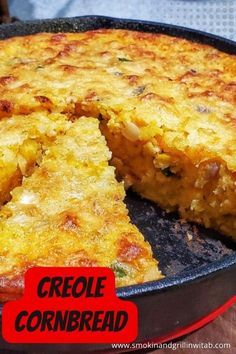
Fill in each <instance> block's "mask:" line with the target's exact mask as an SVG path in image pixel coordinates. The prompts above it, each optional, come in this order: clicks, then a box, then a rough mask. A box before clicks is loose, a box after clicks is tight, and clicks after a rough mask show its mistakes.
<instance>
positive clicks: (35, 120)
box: [0, 112, 69, 206]
mask: <svg viewBox="0 0 236 354" xmlns="http://www.w3.org/2000/svg"><path fill="white" fill-rule="evenodd" d="M68 125H69V122H68V121H67V120H66V118H65V116H64V115H62V114H47V113H46V112H44V113H43V114H42V113H40V112H39V113H32V114H31V115H27V116H22V115H18V116H14V117H10V118H4V119H2V120H0V206H1V204H3V203H5V202H7V201H9V199H10V198H11V196H10V192H11V190H12V189H13V188H14V187H16V186H18V185H20V184H21V181H22V178H23V176H29V175H30V174H31V173H32V171H33V170H34V168H35V166H36V165H37V164H38V163H40V160H41V156H42V153H43V151H44V150H45V149H46V148H47V147H48V146H49V145H50V144H51V143H53V141H55V138H56V136H57V135H60V134H61V133H63V132H64V131H65V129H66V127H68Z"/></svg>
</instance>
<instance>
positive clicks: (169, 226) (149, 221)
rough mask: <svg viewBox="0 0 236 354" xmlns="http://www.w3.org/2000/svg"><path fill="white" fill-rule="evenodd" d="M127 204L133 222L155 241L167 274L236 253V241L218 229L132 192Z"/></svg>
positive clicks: (154, 246) (190, 268)
mask: <svg viewBox="0 0 236 354" xmlns="http://www.w3.org/2000/svg"><path fill="white" fill-rule="evenodd" d="M125 202H126V205H127V207H128V209H129V215H130V217H131V220H132V222H133V223H134V224H135V225H136V226H137V227H138V228H139V230H140V231H141V232H142V233H143V235H144V236H145V239H146V240H147V241H148V242H149V243H150V244H151V246H152V250H153V253H154V256H155V257H156V258H157V259H158V260H159V267H160V269H161V271H162V272H163V274H165V275H166V276H171V275H177V274H180V273H182V272H185V271H192V270H194V269H195V268H198V267H200V266H205V265H208V264H210V263H212V262H214V261H219V260H221V259H222V258H223V257H225V256H229V255H233V254H235V255H236V244H235V243H234V242H233V241H230V239H227V238H226V237H225V236H221V235H220V234H219V233H217V232H216V231H214V230H207V229H206V228H204V227H202V226H200V225H197V224H194V223H189V222H188V223H187V222H184V221H183V220H181V219H179V217H178V215H176V214H174V213H166V212H165V211H163V210H162V209H161V208H159V207H158V206H157V205H156V204H155V203H153V202H151V201H149V200H146V199H142V198H140V197H139V196H138V195H137V194H135V193H133V192H131V191H128V193H127V196H126V199H125Z"/></svg>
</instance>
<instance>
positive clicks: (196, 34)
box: [0, 15, 236, 298]
mask: <svg viewBox="0 0 236 354" xmlns="http://www.w3.org/2000/svg"><path fill="white" fill-rule="evenodd" d="M86 20H89V21H91V24H90V26H89V27H91V28H90V29H91V30H92V29H94V30H95V29H98V28H124V29H129V30H137V31H143V32H149V33H164V34H168V35H172V36H177V37H181V38H186V39H188V40H192V41H195V42H198V43H203V44H208V45H211V46H213V47H215V48H217V49H219V50H221V51H223V52H226V53H230V54H236V42H235V41H232V40H230V39H226V38H223V37H221V36H218V35H215V34H212V33H207V32H204V31H200V30H197V29H191V28H187V27H183V26H177V25H171V24H166V23H160V22H153V21H144V20H136V19H132V20H131V19H122V18H115V17H107V16H97V15H92V16H77V17H70V18H56V19H45V20H34V21H22V22H16V23H13V24H7V25H1V26H0V39H4V38H5V39H6V38H10V37H15V36H24V35H27V34H28V35H29V34H34V33H39V32H43V31H44V32H53V31H52V29H51V28H50V30H49V31H48V30H47V25H49V26H51V25H52V24H54V25H55V28H56V27H58V25H60V24H61V25H65V23H66V24H67V25H68V26H71V30H72V31H73V32H76V23H77V22H78V23H79V22H80V21H82V22H83V21H86ZM98 20H100V21H102V22H103V23H101V24H100V25H99V26H92V21H98ZM44 25H46V28H44V30H43V31H41V30H40V31H38V30H37V27H38V26H39V27H43V26H44ZM31 26H32V27H33V28H34V26H36V30H35V29H34V30H33V31H32V28H31V30H30V27H31ZM137 26H138V27H137ZM140 26H141V28H140ZM85 30H89V29H87V28H86V25H85ZM59 32H60V26H59ZM62 32H66V31H63V30H62ZM67 32H70V30H69V28H68V31H67ZM222 47H223V49H222ZM234 267H235V268H236V254H233V255H230V256H224V257H223V258H222V259H221V260H219V261H214V262H212V263H211V264H208V265H206V266H201V267H198V268H195V269H193V270H190V271H186V272H183V273H180V274H178V275H174V276H170V277H167V278H164V279H162V280H158V281H151V282H146V283H143V284H137V285H131V286H126V287H122V288H118V289H117V290H116V293H117V295H118V296H119V297H121V298H129V297H134V296H142V295H143V296H144V295H148V294H153V293H160V292H165V291H167V290H169V289H173V288H175V287H180V286H187V285H188V284H190V283H192V282H197V281H201V280H203V279H207V278H209V277H212V276H215V275H216V274H219V273H224V272H227V271H228V270H230V269H233V268H234Z"/></svg>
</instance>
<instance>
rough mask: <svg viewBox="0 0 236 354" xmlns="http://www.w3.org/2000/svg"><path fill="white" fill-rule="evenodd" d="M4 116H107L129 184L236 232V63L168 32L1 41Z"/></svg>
mask: <svg viewBox="0 0 236 354" xmlns="http://www.w3.org/2000/svg"><path fill="white" fill-rule="evenodd" d="M0 60H1V66H0V95H1V100H0V117H2V119H3V117H4V119H7V117H10V116H12V115H15V114H23V115H28V114H29V113H32V112H41V111H45V112H54V113H63V114H65V115H66V116H67V118H68V119H69V120H75V119H76V118H78V117H80V116H83V115H88V116H93V117H97V118H99V120H100V121H101V129H102V132H103V134H104V135H105V137H106V139H107V141H108V145H109V148H110V149H111V151H112V154H113V160H112V161H113V164H114V165H115V166H116V169H117V173H118V175H119V176H121V177H122V178H123V179H124V180H125V183H126V185H127V186H132V188H133V189H134V190H136V191H137V192H138V193H139V194H140V195H142V196H144V197H146V198H149V199H151V200H154V201H156V202H157V203H159V204H160V205H161V206H162V207H163V208H165V209H166V210H170V211H172V210H177V211H178V212H179V214H180V216H181V217H182V218H185V219H187V220H191V221H196V222H198V223H201V224H203V225H205V226H206V227H211V228H215V229H216V230H219V231H220V232H222V233H223V234H225V235H228V236H231V237H233V238H236V221H235V216H236V193H235V183H236V154H235V148H236V136H235V118H236V111H235V102H236V60H235V56H234V55H229V54H226V53H223V52H220V51H219V50H217V49H215V48H213V47H210V46H207V45H203V44H199V43H194V42H191V41H187V40H185V39H181V38H175V37H171V36H166V35H162V34H151V33H141V32H132V31H127V30H113V29H101V30H96V31H88V32H84V33H57V34H50V33H41V34H36V35H31V36H26V37H16V38H11V39H8V40H4V41H1V42H0Z"/></svg>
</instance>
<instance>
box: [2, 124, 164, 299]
mask: <svg viewBox="0 0 236 354" xmlns="http://www.w3.org/2000/svg"><path fill="white" fill-rule="evenodd" d="M98 124H99V122H98V120H97V119H94V118H87V117H86V118H83V117H82V118H79V119H78V120H76V121H75V122H74V123H71V124H70V126H69V127H68V129H67V130H66V132H65V133H64V134H63V135H61V136H58V137H57V139H56V140H55V142H54V143H53V144H52V145H51V146H49V147H48V149H47V150H46V151H45V153H44V155H43V157H42V161H41V163H40V165H39V167H37V168H36V169H35V170H34V172H33V173H32V174H31V176H30V177H26V178H24V179H23V181H22V185H21V186H20V187H16V188H15V189H14V190H13V191H12V199H11V201H10V202H8V203H7V204H6V205H5V206H3V207H2V209H1V212H0V243H1V252H0V256H1V260H2V261H1V264H0V274H1V276H0V300H1V301H6V300H7V299H13V298H17V297H18V296H19V295H20V294H21V293H22V289H23V274H24V272H25V270H26V269H27V268H29V267H31V266H95V265H96V266H107V267H111V268H112V269H113V270H114V272H115V275H116V286H118V287H120V286H126V285H131V284H137V283H142V282H145V281H150V280H157V279H160V278H162V277H163V276H162V274H161V272H160V271H159V270H158V267H157V265H158V262H157V261H156V260H155V259H154V258H153V256H152V251H151V247H150V245H149V244H148V243H147V242H146V241H145V240H144V238H143V236H142V234H141V233H140V232H139V231H138V229H137V228H136V227H135V226H134V225H132V224H131V223H130V219H129V216H128V211H127V208H126V206H125V204H124V202H123V199H124V194H125V193H124V188H123V184H122V183H119V182H117V181H116V179H115V174H114V167H112V166H109V165H108V160H109V159H110V157H111V154H110V152H109V150H108V148H107V146H106V142H105V138H104V137H103V136H102V135H101V133H100V130H99V129H98Z"/></svg>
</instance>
